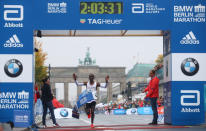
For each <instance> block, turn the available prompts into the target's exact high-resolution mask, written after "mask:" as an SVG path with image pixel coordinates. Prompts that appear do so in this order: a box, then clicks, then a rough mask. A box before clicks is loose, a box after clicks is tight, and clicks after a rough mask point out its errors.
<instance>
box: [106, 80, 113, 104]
mask: <svg viewBox="0 0 206 131" xmlns="http://www.w3.org/2000/svg"><path fill="white" fill-rule="evenodd" d="M111 100H112V83H111V82H109V83H108V86H107V102H110V101H111Z"/></svg>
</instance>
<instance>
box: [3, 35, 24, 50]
mask: <svg viewBox="0 0 206 131" xmlns="http://www.w3.org/2000/svg"><path fill="white" fill-rule="evenodd" d="M23 46H24V45H23V44H22V43H21V42H20V41H19V38H18V37H17V35H16V34H14V35H13V36H12V37H11V38H9V40H7V41H6V43H5V44H4V47H8V48H12V47H17V48H18V47H19V48H21V47H23Z"/></svg>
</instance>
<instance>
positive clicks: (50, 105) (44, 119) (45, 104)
mask: <svg viewBox="0 0 206 131" xmlns="http://www.w3.org/2000/svg"><path fill="white" fill-rule="evenodd" d="M42 104H43V116H42V124H43V125H45V124H46V114H47V109H48V108H49V111H50V113H51V118H52V121H53V124H56V119H55V116H54V107H53V104H52V101H49V102H42Z"/></svg>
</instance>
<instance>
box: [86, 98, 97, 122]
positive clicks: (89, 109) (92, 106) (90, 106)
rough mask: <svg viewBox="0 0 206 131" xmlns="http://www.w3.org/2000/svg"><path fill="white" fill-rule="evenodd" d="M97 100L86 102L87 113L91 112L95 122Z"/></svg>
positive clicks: (92, 119) (92, 120)
mask: <svg viewBox="0 0 206 131" xmlns="http://www.w3.org/2000/svg"><path fill="white" fill-rule="evenodd" d="M95 106H96V101H93V102H91V103H86V108H85V110H86V113H87V115H89V114H91V123H92V124H93V123H94V111H95Z"/></svg>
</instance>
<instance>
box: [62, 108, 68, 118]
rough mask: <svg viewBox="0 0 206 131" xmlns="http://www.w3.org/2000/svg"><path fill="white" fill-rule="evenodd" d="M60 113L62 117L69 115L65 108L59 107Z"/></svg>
mask: <svg viewBox="0 0 206 131" xmlns="http://www.w3.org/2000/svg"><path fill="white" fill-rule="evenodd" d="M60 115H61V116H62V117H67V116H68V115H69V113H68V111H67V109H61V111H60Z"/></svg>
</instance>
